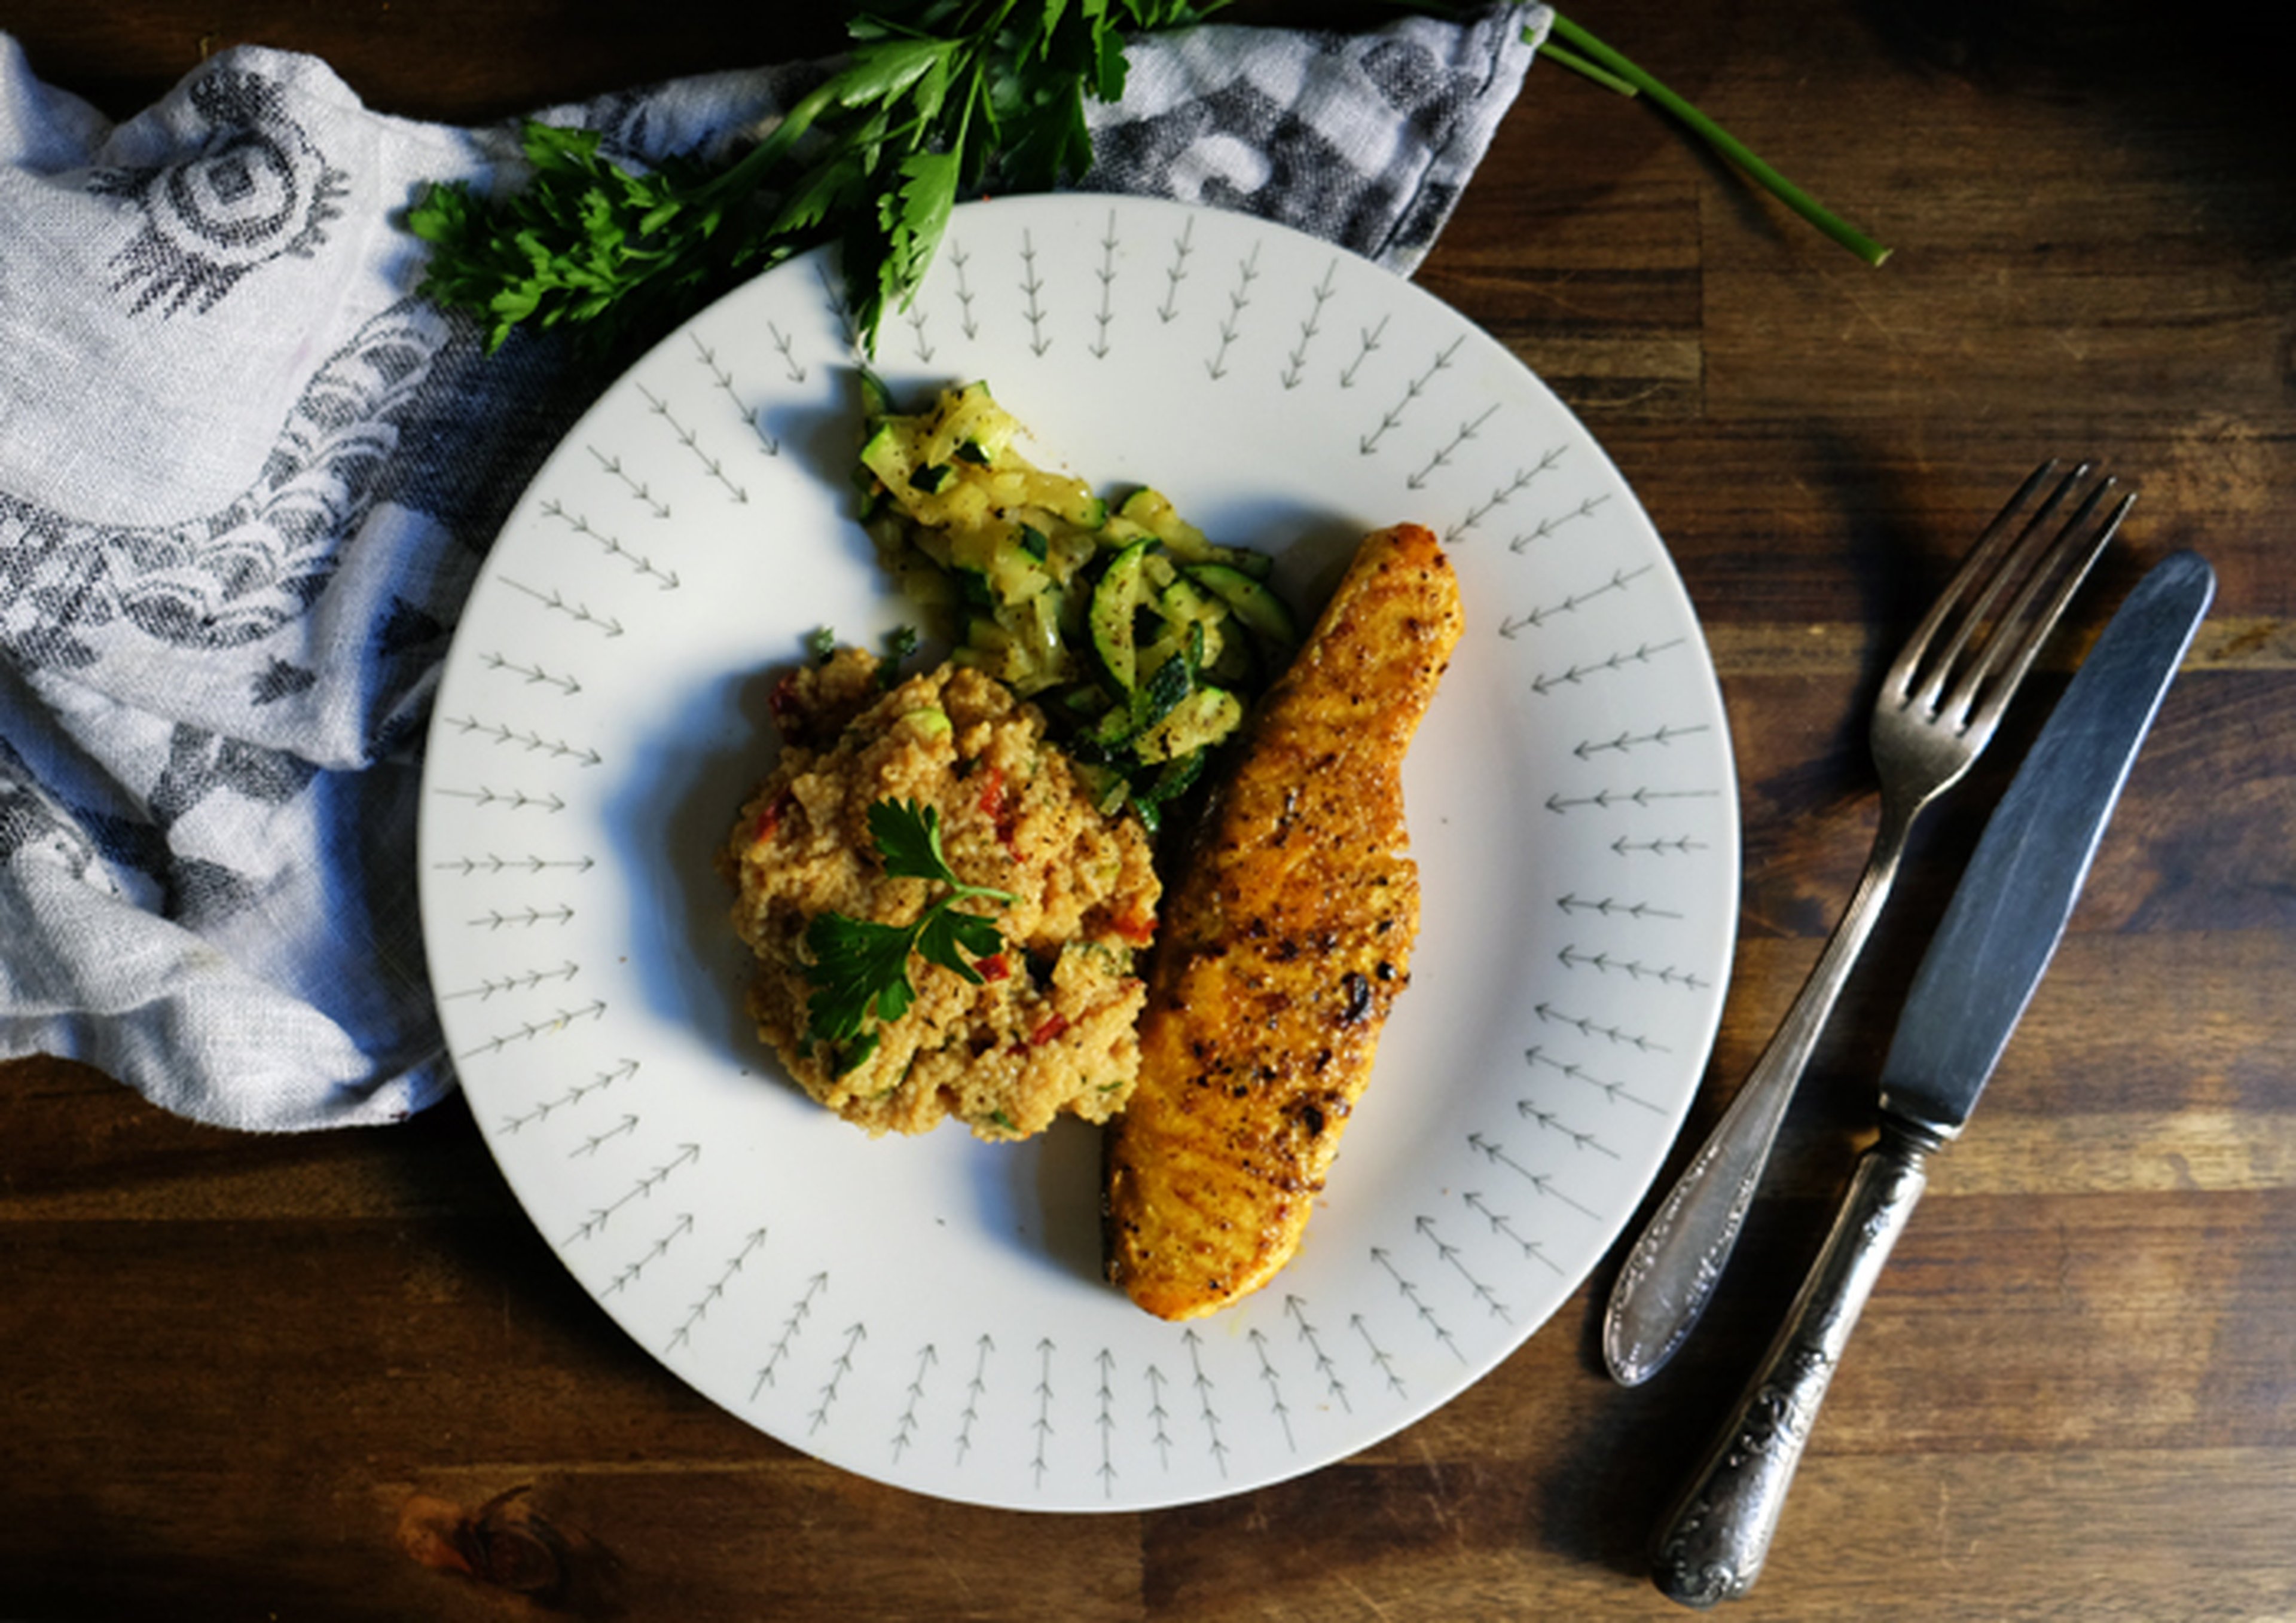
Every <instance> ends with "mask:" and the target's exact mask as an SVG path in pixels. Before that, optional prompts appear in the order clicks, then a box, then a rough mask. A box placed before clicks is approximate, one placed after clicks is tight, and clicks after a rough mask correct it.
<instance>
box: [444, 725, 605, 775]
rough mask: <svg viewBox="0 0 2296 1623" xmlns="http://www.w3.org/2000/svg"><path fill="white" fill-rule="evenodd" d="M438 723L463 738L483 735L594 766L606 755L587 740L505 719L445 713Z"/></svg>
mask: <svg viewBox="0 0 2296 1623" xmlns="http://www.w3.org/2000/svg"><path fill="white" fill-rule="evenodd" d="M440 725H443V726H449V727H452V728H454V729H455V731H456V732H457V733H460V734H463V736H464V737H465V738H470V737H477V738H483V739H485V740H487V741H488V742H489V743H495V744H517V745H520V746H521V747H522V748H523V749H524V750H526V752H527V753H528V754H529V755H539V756H544V757H546V758H549V759H551V760H561V761H572V762H573V763H574V764H575V765H576V766H597V765H599V764H600V763H601V762H603V760H604V759H605V757H604V756H603V755H600V754H599V753H598V752H597V751H596V750H594V749H591V748H590V747H589V746H587V745H586V744H571V743H568V742H566V741H565V740H564V739H562V738H545V736H544V735H543V734H540V733H537V732H531V731H525V730H521V729H520V728H517V727H513V726H512V725H510V724H509V723H508V722H503V721H481V720H480V718H479V717H476V716H448V717H444V718H443V719H442V721H441V723H440Z"/></svg>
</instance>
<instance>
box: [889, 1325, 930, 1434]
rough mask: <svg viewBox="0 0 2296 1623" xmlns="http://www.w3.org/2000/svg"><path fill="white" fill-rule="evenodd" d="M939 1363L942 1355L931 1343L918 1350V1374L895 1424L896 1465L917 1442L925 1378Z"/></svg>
mask: <svg viewBox="0 0 2296 1623" xmlns="http://www.w3.org/2000/svg"><path fill="white" fill-rule="evenodd" d="M939 1362H940V1354H939V1353H938V1352H936V1351H935V1350H934V1349H933V1344H932V1343H931V1341H928V1342H926V1343H925V1344H924V1345H923V1346H922V1347H921V1348H918V1349H917V1367H916V1373H914V1374H913V1375H911V1376H910V1377H909V1384H908V1388H907V1389H906V1392H904V1393H903V1397H905V1398H906V1399H907V1402H906V1405H905V1406H904V1407H903V1408H902V1410H901V1417H900V1418H899V1419H898V1420H897V1421H895V1422H893V1459H894V1461H895V1463H898V1462H899V1460H900V1457H901V1455H902V1454H903V1453H904V1452H905V1451H906V1449H907V1448H908V1447H909V1445H910V1444H912V1443H914V1442H915V1441H916V1439H917V1425H918V1418H917V1410H918V1408H919V1406H922V1404H923V1402H924V1400H925V1376H926V1374H927V1373H929V1372H930V1371H931V1369H932V1366H933V1365H936V1364H938V1363H939Z"/></svg>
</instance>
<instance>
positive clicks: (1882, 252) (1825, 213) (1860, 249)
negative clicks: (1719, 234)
mask: <svg viewBox="0 0 2296 1623" xmlns="http://www.w3.org/2000/svg"><path fill="white" fill-rule="evenodd" d="M1553 31H1554V33H1555V34H1558V35H1560V36H1561V37H1562V38H1563V39H1564V40H1565V41H1566V42H1568V46H1569V49H1570V51H1572V52H1576V53H1583V54H1584V55H1585V56H1587V58H1589V59H1591V60H1592V61H1594V62H1595V64H1596V65H1597V66H1599V67H1601V68H1603V69H1604V70H1607V71H1608V72H1610V73H1611V74H1613V75H1615V76H1616V77H1617V78H1620V79H1622V80H1624V81H1625V82H1626V83H1627V84H1628V85H1631V86H1634V87H1635V88H1636V90H1639V91H1641V92H1643V93H1644V94H1646V95H1648V96H1649V97H1650V99H1651V100H1652V101H1653V102H1657V103H1658V104H1659V105H1660V106H1661V107H1662V108H1664V109H1665V110H1666V111H1668V112H1669V113H1671V114H1673V115H1674V117H1675V118H1677V119H1680V120H1681V121H1682V122H1683V123H1684V124H1685V125H1686V126H1688V127H1689V128H1690V130H1691V132H1692V133H1693V135H1697V136H1698V137H1699V138H1700V139H1701V140H1702V141H1704V142H1705V143H1707V144H1708V145H1709V146H1710V147H1712V148H1713V149H1714V150H1715V151H1716V152H1719V153H1721V154H1722V156H1723V157H1725V158H1726V159H1728V160H1730V161H1731V162H1732V163H1734V164H1736V165H1737V166H1738V168H1741V169H1743V170H1744V171H1745V172H1746V174H1748V175H1749V176H1751V177H1752V178H1753V179H1754V180H1755V181H1756V182H1757V183H1758V184H1760V185H1761V186H1762V187H1763V188H1764V189H1765V190H1767V192H1768V193H1770V194H1771V195H1772V196H1774V197H1775V198H1776V199H1777V200H1778V201H1780V202H1782V203H1784V205H1785V206H1786V207H1787V208H1789V209H1792V210H1793V211H1794V212H1795V213H1796V214H1799V215H1800V216H1801V217H1802V218H1804V219H1806V220H1808V222H1809V223H1810V224H1811V225H1815V226H1816V227H1817V229H1818V230H1819V231H1821V232H1823V233H1824V234H1825V235H1826V236H1828V237H1831V238H1832V239H1833V241H1835V242H1839V243H1841V246H1842V247H1844V248H1846V249H1848V250H1849V251H1850V252H1851V253H1854V254H1856V255H1857V257H1858V258H1861V259H1863V260H1865V261H1866V264H1868V265H1879V264H1881V263H1882V260H1884V259H1886V258H1889V257H1890V250H1888V249H1886V248H1884V247H1882V245H1881V244H1880V243H1878V242H1874V240H1873V239H1872V238H1871V237H1868V236H1866V234H1864V233H1863V232H1860V231H1859V230H1857V228H1856V227H1855V226H1853V225H1850V224H1849V222H1848V221H1846V220H1844V219H1842V218H1841V217H1840V216H1838V215H1836V214H1834V213H1833V212H1832V211H1831V210H1830V209H1826V208H1825V206H1824V205H1823V204H1821V203H1819V202H1818V201H1816V199H1814V198H1812V197H1811V196H1810V195H1809V194H1808V193H1806V192H1804V191H1803V190H1802V189H1801V188H1800V186H1797V185H1795V184H1793V182H1792V181H1790V180H1788V179H1787V178H1786V177H1785V176H1783V175H1781V174H1779V173H1778V172H1777V171H1776V170H1775V169H1774V168H1771V167H1770V166H1769V165H1768V164H1767V163H1764V162H1763V161H1762V160H1760V159H1759V158H1758V157H1756V156H1755V155H1754V153H1753V152H1751V150H1749V149H1748V147H1747V146H1746V144H1745V143H1743V142H1742V141H1740V140H1739V139H1738V138H1737V137H1736V136H1735V135H1732V134H1731V133H1730V132H1729V131H1728V130H1726V129H1724V128H1723V127H1721V126H1720V125H1719V124H1717V123H1716V122H1715V121H1714V120H1713V119H1710V118H1709V117H1707V115H1706V114H1704V113H1702V112H1701V111H1699V110H1698V109H1697V108H1696V107H1694V106H1693V105H1692V104H1691V103H1690V102H1687V101H1685V100H1684V99H1683V98H1682V97H1681V96H1679V95H1677V94H1675V93H1674V92H1673V91H1671V90H1669V89H1668V88H1667V87H1666V86H1664V85H1662V84H1661V83H1660V82H1659V81H1658V80H1657V79H1655V78H1652V77H1651V76H1650V75H1649V74H1648V73H1647V72H1645V71H1644V70H1642V69H1641V68H1639V67H1637V66H1636V64H1635V63H1633V62H1631V61H1628V60H1627V58H1626V57H1624V56H1622V55H1620V53H1618V52H1617V51H1615V50H1613V49H1611V47H1610V46H1609V45H1604V44H1603V42H1602V41H1601V40H1599V39H1597V38H1595V37H1594V36H1593V35H1592V34H1589V33H1588V32H1587V30H1586V29H1582V28H1580V27H1579V25H1578V24H1577V23H1575V22H1573V21H1571V20H1570V19H1569V18H1568V17H1565V16H1563V15H1562V13H1561V12H1556V13H1555V14H1554V29H1553ZM1556 60H1557V61H1562V63H1563V65H1564V66H1571V65H1572V64H1571V63H1570V61H1567V60H1565V59H1564V58H1562V57H1560V56H1558V57H1557V59H1556Z"/></svg>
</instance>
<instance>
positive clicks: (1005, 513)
mask: <svg viewBox="0 0 2296 1623" xmlns="http://www.w3.org/2000/svg"><path fill="white" fill-rule="evenodd" d="M870 388H871V390H872V393H871V398H870V402H869V404H870V419H869V423H868V427H867V430H866V432H865V435H864V439H863V444H862V447H861V458H860V461H861V468H860V475H859V477H860V480H861V482H862V485H863V487H864V489H865V492H866V508H865V518H866V521H867V523H868V527H869V531H870V535H871V537H872V538H873V540H874V541H875V543H876V545H877V549H878V553H879V555H880V557H881V559H882V561H884V563H885V565H886V567H887V569H888V570H890V572H891V573H892V574H893V575H894V577H895V578H896V579H897V580H898V582H899V583H900V584H901V586H902V587H903V589H904V590H905V591H906V592H907V593H908V594H909V595H910V596H911V597H912V598H914V599H915V600H916V601H918V602H921V603H922V604H923V605H925V606H926V608H927V610H928V611H929V612H932V611H938V612H939V613H940V614H941V615H942V616H943V617H944V618H945V619H946V620H947V624H945V625H943V626H941V627H938V629H939V630H941V631H943V632H944V633H945V634H946V635H949V636H950V637H951V638H952V639H953V641H954V643H955V659H957V660H959V661H961V662H963V663H964V664H967V665H972V666H974V667H977V668H980V669H982V670H984V671H986V672H988V674H989V675H991V676H996V677H997V678H998V679H999V680H1001V681H1003V682H1004V683H1005V684H1007V685H1008V686H1010V687H1011V688H1012V689H1013V692H1015V693H1018V694H1020V695H1021V696H1022V697H1024V698H1029V699H1033V700H1035V701H1037V703H1038V704H1039V705H1040V706H1041V707H1043V709H1045V711H1046V714H1047V715H1048V716H1049V717H1052V718H1053V719H1054V724H1055V725H1056V726H1059V727H1061V728H1062V730H1063V732H1064V734H1065V735H1066V742H1067V744H1068V747H1069V749H1070V752H1071V753H1072V754H1073V755H1074V756H1075V757H1076V758H1077V759H1078V762H1079V763H1080V764H1081V765H1082V766H1083V767H1084V769H1085V770H1086V772H1087V775H1089V776H1090V777H1091V778H1092V780H1093V781H1094V782H1095V783H1096V784H1097V786H1098V787H1099V789H1100V790H1101V791H1102V793H1103V805H1104V806H1105V807H1108V808H1110V809H1115V808H1116V807H1120V806H1124V805H1129V806H1130V807H1133V808H1134V809H1136V811H1137V812H1138V813H1139V814H1140V816H1141V817H1142V818H1143V819H1144V821H1145V822H1146V823H1147V824H1149V826H1150V827H1154V826H1155V825H1156V823H1157V821H1158V818H1159V816H1160V809H1161V807H1164V806H1165V805H1166V804H1167V803H1168V802H1169V801H1170V800H1171V799H1173V798H1174V797H1176V796H1177V795H1179V794H1180V793H1182V792H1184V791H1185V790H1186V789H1187V788H1188V787H1189V785H1190V784H1192V783H1193V782H1194V781H1195V779H1196V777H1197V776H1198V775H1199V774H1200V773H1201V771H1202V769H1203V765H1204V758H1205V755H1206V753H1207V752H1208V751H1210V750H1213V749H1216V748H1217V747H1218V745H1219V744H1220V743H1222V742H1224V741H1226V739H1227V738H1229V737H1230V736H1232V735H1233V734H1234V732H1235V731H1236V729H1237V728H1238V727H1239V726H1241V725H1242V721H1243V717H1244V713H1245V710H1246V709H1247V707H1248V705H1249V703H1250V701H1251V698H1252V696H1253V695H1255V694H1256V693H1259V691H1260V690H1261V689H1263V688H1264V687H1266V685H1267V684H1268V682H1270V681H1271V680H1273V679H1274V677H1275V676H1276V675H1278V674H1279V673H1281V672H1282V670H1283V668H1284V667H1285V666H1286V665H1287V664H1288V663H1289V662H1290V660H1291V657H1292V651H1293V650H1294V648H1295V647H1296V646H1297V644H1298V641H1299V631H1298V626H1297V623H1296V621H1295V620H1294V619H1293V617H1292V611H1291V609H1290V608H1289V606H1288V605H1287V604H1285V602H1283V598H1282V597H1281V596H1280V595H1279V594H1277V593H1276V592H1275V589H1274V587H1273V586H1270V585H1269V584H1268V579H1267V575H1268V570H1269V564H1270V560H1269V559H1268V557H1267V554H1266V553H1259V552H1255V551H1253V550H1251V549H1250V548H1246V547H1234V546H1223V545H1218V544H1215V543H1213V542H1211V541H1210V540H1208V539H1207V538H1206V537H1205V536H1204V534H1203V532H1202V531H1201V530H1199V529H1196V527H1195V526H1193V525H1192V524H1190V523H1188V522H1187V521H1186V520H1185V519H1183V518H1182V517H1181V516H1180V514H1179V512H1178V511H1177V509H1176V508H1175V507H1174V506H1173V504H1172V503H1171V502H1170V501H1169V499H1168V498H1166V497H1165V496H1162V495H1161V494H1160V493H1158V492H1157V491H1154V490H1150V489H1142V490H1136V491H1134V492H1132V493H1131V494H1130V495H1129V496H1127V497H1126V498H1125V499H1124V500H1123V501H1122V502H1120V503H1119V504H1116V505H1114V506H1113V507H1111V504H1109V502H1108V501H1107V500H1106V499H1104V498H1103V497H1102V496H1099V495H1098V494H1096V493H1095V491H1094V489H1093V488H1092V487H1091V486H1089V485H1088V484H1087V483H1086V482H1085V481H1084V480H1080V479H1077V478H1073V477H1071V476H1070V475H1067V474H1062V473H1054V472H1051V471H1046V470H1044V469H1041V468H1038V467H1037V466H1036V465H1035V464H1033V463H1030V462H1029V460H1028V458H1027V457H1025V456H1023V455H1021V453H1020V452H1019V451H1018V450H1016V449H1015V448H1014V445H1013V441H1014V439H1016V437H1017V436H1018V434H1019V432H1020V424H1019V423H1018V422H1015V420H1014V419H1013V416H1012V415H1011V414H1009V413H1007V412H1006V411H1005V409H1004V407H1003V406H999V405H998V404H997V403H996V400H995V399H994V398H992V397H991V396H990V394H989V392H988V386H987V385H986V384H984V383H979V382H974V383H968V384H965V385H964V386H963V387H961V388H955V389H946V390H943V391H942V392H941V394H940V395H939V398H937V399H936V400H935V401H934V402H933V404H932V405H931V406H930V407H929V408H928V409H926V410H924V411H922V412H919V413H915V414H900V413H897V412H895V411H894V410H893V409H892V406H891V402H890V399H889V398H886V396H885V395H884V393H883V391H882V389H881V388H879V387H878V386H877V385H876V384H875V383H874V381H873V380H872V381H871V384H870Z"/></svg>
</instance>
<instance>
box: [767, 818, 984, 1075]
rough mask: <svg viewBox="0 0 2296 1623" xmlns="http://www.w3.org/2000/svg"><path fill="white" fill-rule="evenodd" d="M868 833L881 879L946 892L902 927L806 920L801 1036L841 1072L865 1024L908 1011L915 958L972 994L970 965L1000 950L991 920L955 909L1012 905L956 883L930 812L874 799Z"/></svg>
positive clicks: (974, 975) (869, 1041)
mask: <svg viewBox="0 0 2296 1623" xmlns="http://www.w3.org/2000/svg"><path fill="white" fill-rule="evenodd" d="M868 819H869V833H870V836H871V837H872V838H873V839H874V840H876V842H877V856H878V859H879V860H880V861H881V863H882V864H883V865H884V869H885V873H886V874H887V876H888V877H890V878H894V879H923V880H931V881H936V882H938V883H940V884H943V885H946V886H947V887H948V889H947V893H946V894H945V895H943V896H942V897H941V898H939V900H937V901H935V902H934V903H933V904H932V905H931V906H929V907H927V908H926V909H925V910H924V911H923V912H922V913H921V914H918V915H917V918H916V922H914V923H912V924H879V923H875V922H872V921H870V920H867V919H856V918H849V917H848V916H847V915H846V914H841V913H824V914H818V915H816V917H815V919H814V921H813V922H812V923H810V924H809V925H808V926H807V927H806V932H805V945H806V949H807V951H808V952H809V953H810V954H811V955H812V957H813V961H812V962H811V963H808V964H807V965H806V966H805V978H806V980H808V981H809V982H811V983H812V986H813V995H812V996H811V997H809V998H808V1000H807V1002H806V1020H807V1028H806V1034H807V1036H808V1037H810V1038H812V1039H813V1040H814V1041H815V1042H817V1043H828V1044H831V1045H834V1046H835V1047H836V1049H837V1050H838V1055H839V1068H840V1070H851V1069H852V1068H853V1067H854V1066H856V1065H858V1064H860V1063H861V1062H862V1061H864V1060H865V1059H867V1058H868V1057H869V1055H870V1053H873V1051H874V1050H875V1048H876V1046H877V1033H876V1032H875V1031H873V1030H871V1029H869V1027H870V1024H871V1022H875V1023H876V1024H878V1025H889V1024H890V1023H891V1022H892V1021H897V1020H898V1019H900V1018H901V1016H902V1015H904V1014H906V1013H907V1012H908V1009H909V1004H911V1003H913V1002H914V1001H915V998H916V988H914V986H912V985H911V984H910V981H909V960H910V958H911V957H912V956H914V957H920V958H922V959H923V960H924V961H925V962H926V963H937V964H939V965H940V966H941V967H942V968H943V969H946V970H949V971H954V972H955V974H957V975H958V976H960V977H962V978H963V979H964V980H965V981H966V982H968V983H969V984H971V985H973V986H979V985H980V983H981V981H982V980H983V979H984V977H983V976H982V975H981V973H980V971H979V970H978V969H976V968H975V967H974V963H975V962H977V961H978V960H980V959H982V958H988V957H993V956H995V955H996V954H998V953H1000V952H1002V951H1004V949H1005V937H1004V933H1003V932H1002V931H1001V930H998V929H997V928H996V923H995V922H994V921H992V920H990V919H988V918H987V917H985V916H983V915H982V914H977V913H968V912H965V911H964V910H963V909H961V908H959V907H958V906H957V904H958V903H959V902H965V901H974V900H980V901H992V902H996V903H998V904H1000V905H1003V904H1008V903H1011V902H1013V900H1015V899H1016V898H1014V897H1013V893H1012V892H1011V891H1009V890H998V889H992V888H991V887H989V886H987V885H971V884H967V883H965V881H963V880H961V879H959V878H958V877H957V876H956V873H955V871H954V870H953V869H951V868H950V866H949V865H948V859H947V857H944V856H943V855H942V854H941V846H940V813H939V810H938V809H937V808H935V807H931V806H924V805H920V804H918V803H917V802H915V801H912V800H879V801H876V802H874V803H873V804H872V805H871V806H870V807H869V812H868Z"/></svg>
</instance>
